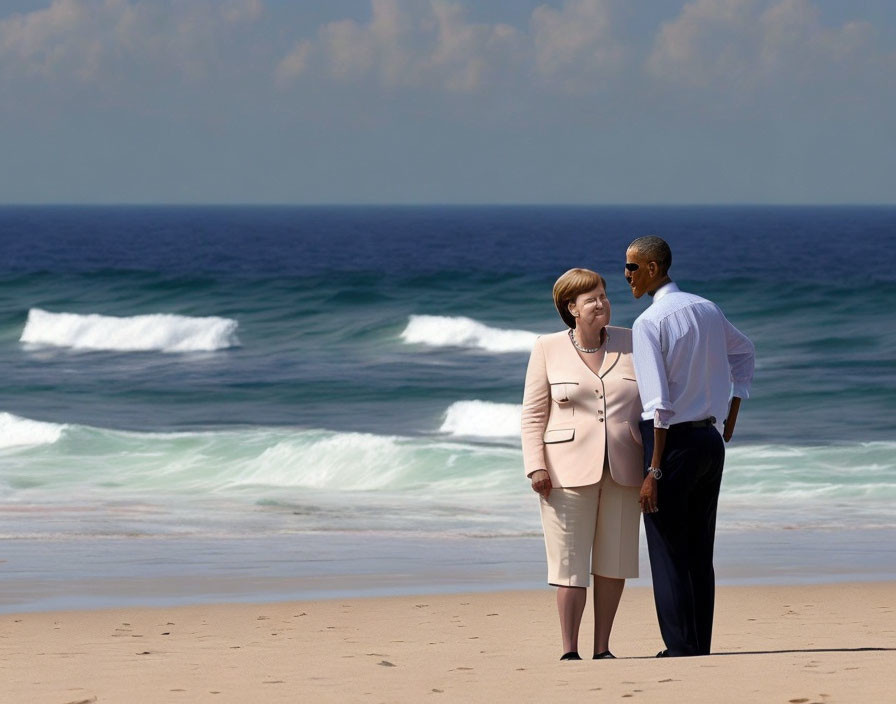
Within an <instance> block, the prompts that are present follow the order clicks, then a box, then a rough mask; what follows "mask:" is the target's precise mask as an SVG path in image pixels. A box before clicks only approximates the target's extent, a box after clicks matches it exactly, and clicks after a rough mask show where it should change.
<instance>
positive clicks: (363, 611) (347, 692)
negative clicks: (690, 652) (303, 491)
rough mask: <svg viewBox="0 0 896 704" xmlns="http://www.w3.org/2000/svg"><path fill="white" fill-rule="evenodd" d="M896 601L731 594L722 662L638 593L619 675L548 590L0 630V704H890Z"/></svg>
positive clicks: (127, 614) (272, 606) (14, 618)
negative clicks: (561, 627)
mask: <svg viewBox="0 0 896 704" xmlns="http://www.w3.org/2000/svg"><path fill="white" fill-rule="evenodd" d="M894 597H896V584H894V583H893V582H871V583H844V584H822V585H801V586H747V587H722V588H720V589H719V592H718V600H717V609H716V626H715V640H714V643H713V646H714V648H713V649H714V654H713V655H712V656H709V657H702V658H680V659H662V660H658V659H656V658H655V657H653V656H654V655H655V653H656V652H657V651H658V650H659V649H660V648H661V647H662V643H661V641H660V638H659V632H658V630H657V627H656V623H655V616H654V611H653V603H652V599H651V594H650V590H649V589H647V588H644V587H634V588H630V589H628V590H627V591H626V593H625V594H624V596H623V601H622V605H621V607H620V611H619V615H618V617H617V623H616V628H615V632H614V637H613V640H612V643H611V647H612V649H613V651H614V652H615V654H616V655H617V658H618V659H617V660H615V661H606V660H602V661H598V662H594V661H591V660H585V661H582V662H576V663H570V662H563V663H561V662H559V661H558V658H559V655H560V652H559V639H558V633H557V630H558V627H557V623H556V618H555V612H554V601H553V599H554V594H553V591H552V590H549V589H544V590H535V591H515V592H494V593H476V594H451V595H427V596H420V597H407V596H400V597H385V598H360V599H349V600H321V601H303V602H288V603H264V604H212V605H194V606H178V607H170V608H136V607H135V608H125V609H112V610H93V611H67V612H37V613H23V614H4V615H2V616H0V669H2V670H3V673H2V680H3V687H2V689H3V695H2V701H3V702H10V703H12V702H15V703H18V702H22V703H26V702H27V703H29V704H30V703H43V702H47V703H52V704H69V703H73V702H78V703H82V702H97V703H98V704H99V703H103V702H245V701H263V702H297V701H301V702H345V701H370V702H418V701H476V702H511V701H533V702H536V701H550V700H558V701H574V700H577V699H579V698H580V697H588V698H590V699H592V700H594V701H597V700H607V699H619V698H626V699H632V700H635V701H637V700H641V701H650V702H660V701H662V702H665V701H668V702H673V701H688V702H718V701H727V702H789V703H791V704H804V703H805V704H809V703H810V702H824V703H825V704H830V703H832V702H861V701H867V702H883V701H888V700H890V698H891V697H892V692H893V691H894V687H896V604H894V601H896V599H894ZM588 621H589V619H588V617H587V616H586V619H585V626H584V628H583V633H582V636H581V640H580V651H581V652H582V653H583V655H585V654H589V653H590V647H591V633H592V632H591V628H590V624H589V623H588Z"/></svg>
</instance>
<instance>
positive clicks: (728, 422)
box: [722, 396, 740, 442]
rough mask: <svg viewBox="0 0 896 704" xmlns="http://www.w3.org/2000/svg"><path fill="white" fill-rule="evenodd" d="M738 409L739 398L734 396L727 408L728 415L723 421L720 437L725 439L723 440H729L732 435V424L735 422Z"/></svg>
mask: <svg viewBox="0 0 896 704" xmlns="http://www.w3.org/2000/svg"><path fill="white" fill-rule="evenodd" d="M739 410H740V399H739V398H738V397H737V396H735V397H734V398H732V399H731V406H730V407H729V408H728V417H727V418H726V419H725V422H724V423H723V426H724V429H725V432H723V433H722V438H723V439H724V440H725V442H729V441H730V440H731V436H732V435H734V424H735V423H737V412H738V411H739Z"/></svg>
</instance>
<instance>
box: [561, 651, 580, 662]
mask: <svg viewBox="0 0 896 704" xmlns="http://www.w3.org/2000/svg"><path fill="white" fill-rule="evenodd" d="M560 659H561V660H581V659H582V658H581V657H580V656H579V654H578V653H577V652H576V651H575V650H570V651H569V652H568V653H564V654H563V657H561V658H560Z"/></svg>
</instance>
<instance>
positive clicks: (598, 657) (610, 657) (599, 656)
mask: <svg viewBox="0 0 896 704" xmlns="http://www.w3.org/2000/svg"><path fill="white" fill-rule="evenodd" d="M591 659H592V660H615V659H616V656H615V655H613V653H611V652H610V651H609V650H605V651H604V652H602V653H596V654H595V655H594V657H593V658H591Z"/></svg>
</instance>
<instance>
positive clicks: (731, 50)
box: [646, 0, 874, 97]
mask: <svg viewBox="0 0 896 704" xmlns="http://www.w3.org/2000/svg"><path fill="white" fill-rule="evenodd" d="M873 35H874V32H873V28H872V27H871V25H869V24H868V23H866V22H848V23H846V24H843V25H842V26H837V27H827V26H825V25H823V24H822V22H821V21H820V18H819V14H818V11H817V9H816V7H815V6H814V5H813V4H812V2H810V0H778V1H777V2H767V1H762V0H694V1H693V2H690V3H688V4H686V5H685V6H684V7H683V8H682V11H681V13H680V14H679V15H678V17H676V18H675V19H674V20H672V21H671V22H667V23H666V24H664V25H663V26H662V27H661V28H660V30H659V32H658V34H657V37H656V40H655V43H654V46H653V50H652V52H651V54H650V56H649V57H648V59H647V64H646V65H647V70H648V73H649V74H650V75H651V76H652V77H654V78H655V79H657V80H659V81H660V82H661V83H665V84H667V85H670V86H676V87H679V88H681V87H691V88H702V89H711V90H713V91H715V93H716V95H717V96H718V97H724V96H726V95H730V94H733V93H736V92H737V93H741V94H743V95H744V96H746V97H749V95H752V94H753V93H754V92H756V91H763V90H767V89H775V88H780V87H782V86H791V87H793V86H799V85H806V84H812V83H816V82H818V81H832V79H834V78H836V77H837V76H841V75H842V74H843V73H844V72H845V73H848V72H849V71H850V68H851V67H855V66H857V65H865V62H866V61H867V60H868V59H869V57H870V51H871V49H870V47H871V45H872V43H873V42H872V39H873Z"/></svg>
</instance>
